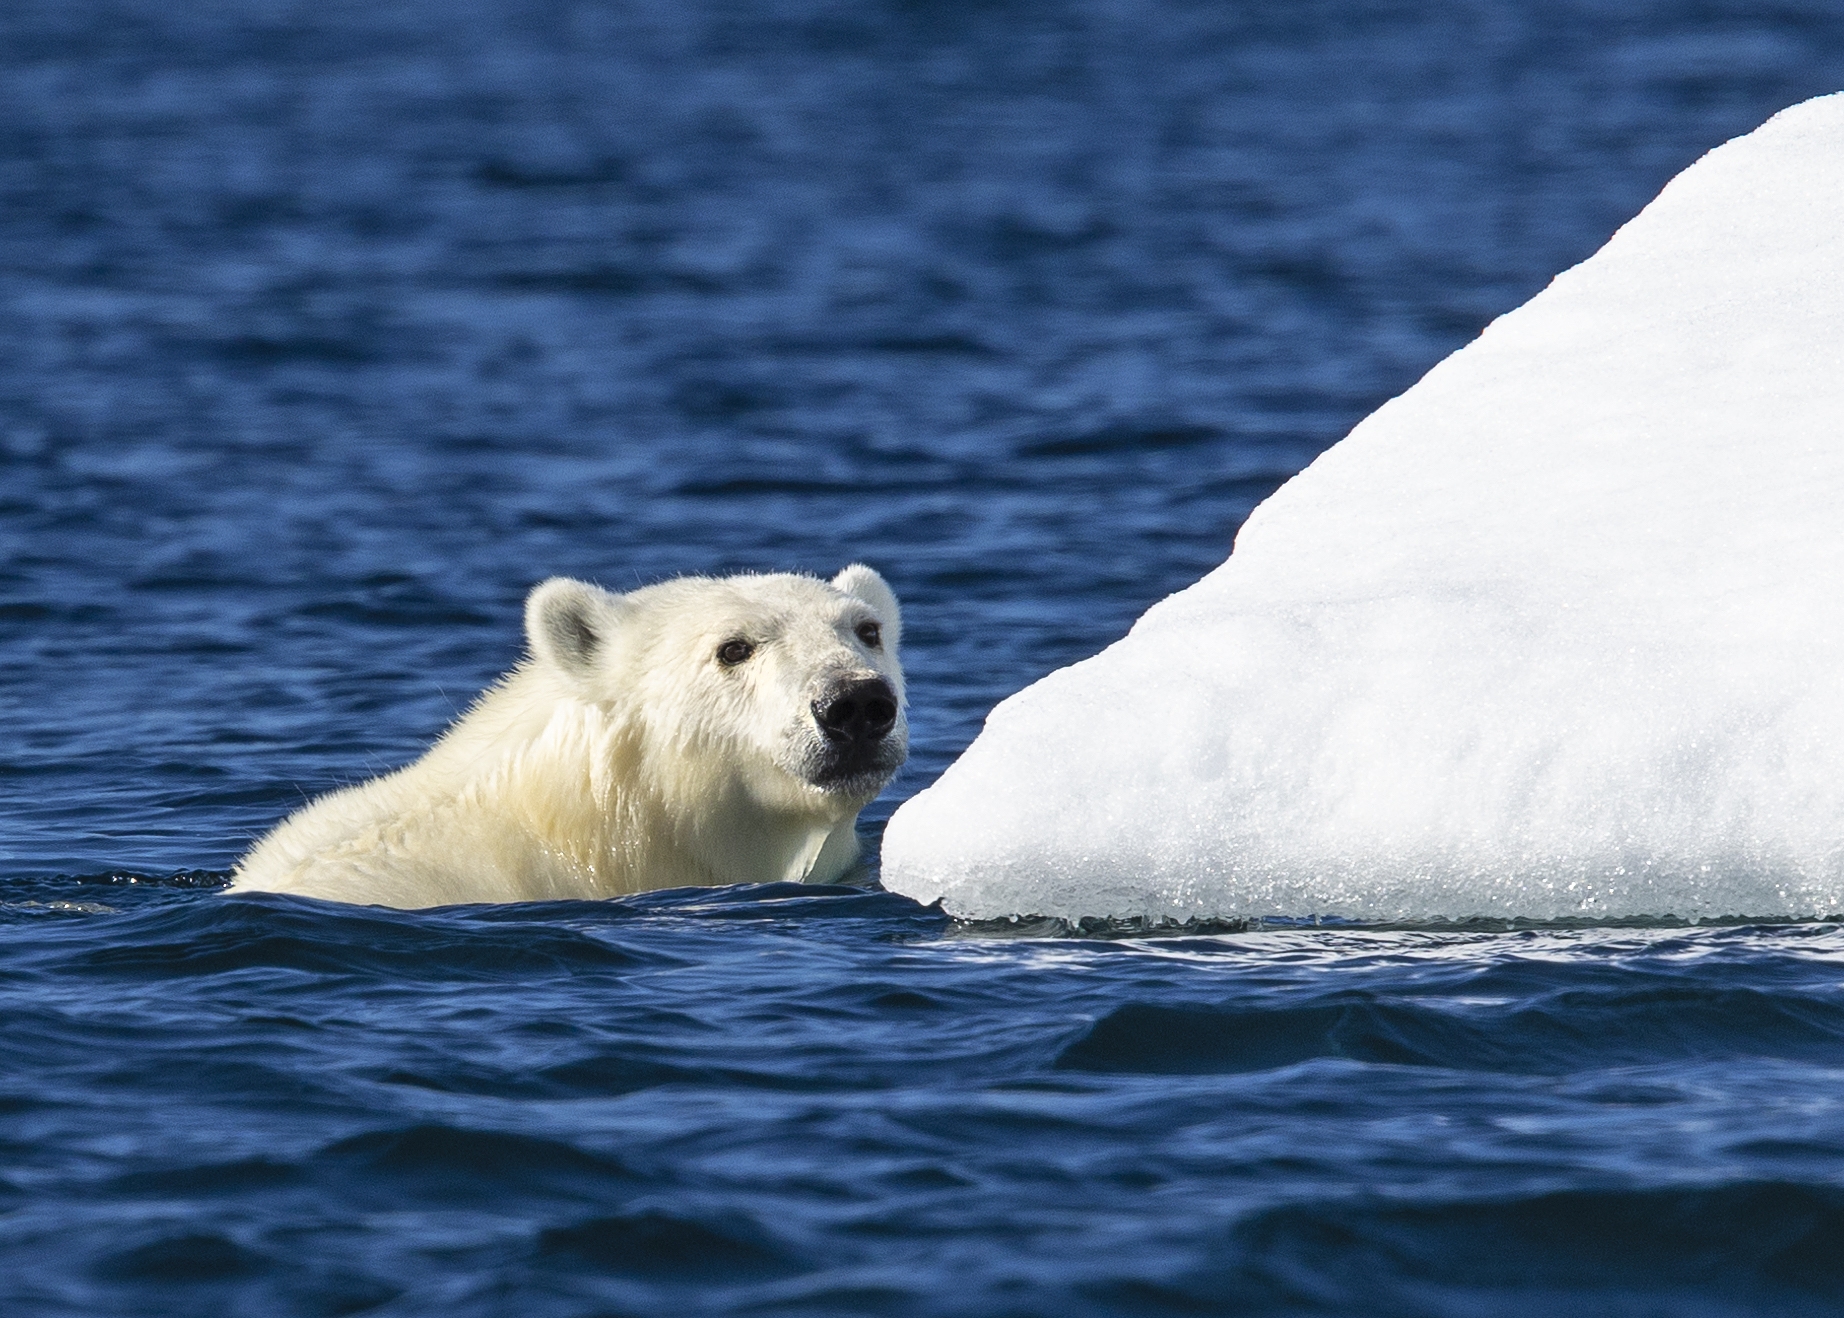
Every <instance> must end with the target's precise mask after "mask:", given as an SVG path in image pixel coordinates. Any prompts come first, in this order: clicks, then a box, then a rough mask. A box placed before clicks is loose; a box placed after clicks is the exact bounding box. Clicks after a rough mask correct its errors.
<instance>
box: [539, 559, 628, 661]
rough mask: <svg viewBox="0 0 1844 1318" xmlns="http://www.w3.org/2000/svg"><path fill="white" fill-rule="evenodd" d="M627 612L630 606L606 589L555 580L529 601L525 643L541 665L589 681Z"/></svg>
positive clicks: (568, 579) (542, 585)
mask: <svg viewBox="0 0 1844 1318" xmlns="http://www.w3.org/2000/svg"><path fill="white" fill-rule="evenodd" d="M626 612H627V604H626V603H625V602H624V601H623V600H622V599H621V598H620V597H619V596H616V595H610V594H609V593H608V592H607V591H605V590H603V589H602V588H601V587H600V586H592V585H590V584H589V583H588V582H586V581H572V580H571V579H570V578H568V577H552V578H551V579H550V580H549V581H546V582H543V583H541V584H540V585H538V586H537V587H535V588H534V589H533V590H532V592H531V594H530V595H529V596H527V597H526V600H525V641H526V644H528V645H530V646H531V652H532V656H533V657H534V658H536V659H537V660H538V661H539V662H541V663H547V664H550V665H552V666H553V667H556V668H560V669H562V670H563V671H564V672H566V673H569V674H571V675H572V676H577V677H580V676H585V675H587V674H588V672H589V671H590V670H591V669H592V668H594V667H595V663H596V660H597V659H598V658H599V657H600V656H601V654H602V651H603V649H604V648H605V647H606V646H607V644H608V639H609V637H610V636H612V635H613V634H614V631H615V628H617V627H619V626H620V625H621V617H622V615H623V614H624V613H626Z"/></svg>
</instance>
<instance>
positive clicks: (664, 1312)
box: [0, 0, 1844, 1318]
mask: <svg viewBox="0 0 1844 1318" xmlns="http://www.w3.org/2000/svg"><path fill="white" fill-rule="evenodd" d="M1839 87H1844V8H1841V7H1840V6H1838V5H1837V4H1835V3H1832V2H1831V0H1765V2H1764V0H1748V2H1746V3H1744V2H1743V0H1628V2H1626V3H1617V2H1614V0H1575V2H1573V3H1570V2H1567V0H1564V2H1562V3H1555V4H1535V3H1525V2H1523V0H1446V2H1441V0H1433V2H1430V3H1419V4H1417V3H1407V2H1406V0H1404V2H1391V0H1295V2H1293V3H1256V2H1255V0H1239V2H1238V0H1218V2H1216V3H1205V2H1203V0H1044V2H1042V3H1023V2H1021V0H1020V2H1012V0H958V2H955V3H950V2H949V0H733V2H731V0H623V2H620V3H615V2H612V0H611V2H608V3H596V2H592V0H581V2H577V3H571V2H568V0H365V2H363V3H360V2H358V0H318V2H317V3H308V2H306V0H300V2H295V0H165V2H164V3H163V2H161V0H7V2H6V3H5V4H4V5H0V1313H4V1314H5V1315H7V1316H8V1318H26V1316H31V1318H38V1316H41V1315H43V1316H46V1318H50V1316H53V1315H56V1316H59V1318H64V1316H71V1318H76V1316H82V1318H91V1316H101V1315H133V1316H136V1318H139V1316H142V1315H168V1314H171V1315H188V1316H191V1315H237V1316H239V1318H241V1316H243V1315H258V1316H262V1318H266V1316H268V1315H278V1316H288V1315H334V1314H361V1313H362V1314H375V1315H380V1316H381V1318H384V1316H388V1318H407V1316H408V1315H443V1316H444V1318H447V1316H451V1315H452V1316H455V1318H468V1316H471V1315H481V1316H482V1318H485V1316H489V1315H516V1316H518V1318H527V1316H529V1318H549V1316H551V1315H559V1316H563V1315H570V1316H575V1315H582V1316H584V1318H588V1316H589V1315H630V1316H646V1318H655V1316H657V1318H681V1316H693V1318H695V1316H699V1315H717V1314H815V1315H819V1314H843V1315H860V1314H862V1315H886V1314H887V1315H969V1316H974V1315H977V1316H980V1318H987V1316H992V1318H997V1316H1000V1315H1018V1316H1022V1315H1042V1316H1044V1318H1065V1316H1077V1315H1179V1314H1238V1315H1242V1314H1247V1315H1282V1314H1287V1315H1292V1314H1341V1315H1365V1316H1368V1315H1424V1314H1426V1315H1543V1316H1547V1315H1558V1314H1569V1315H1635V1316H1639V1315H1646V1316H1651V1315H1698V1316H1702V1315H1726V1314H1766V1315H1803V1314H1820V1313H1844V1272H1841V1271H1840V1269H1841V1268H1844V987H1841V984H1844V929H1840V928H1839V927H1838V926H1835V925H1830V924H1802V925H1786V926H1764V925H1730V926H1705V927H1685V926H1682V925H1673V924H1672V923H1671V922H1669V921H1661V922H1659V923H1658V924H1657V925H1656V926H1645V925H1638V926H1626V927H1617V928H1607V927H1603V928H1593V927H1567V928H1517V927H1503V926H1481V927H1467V926H1455V927H1446V928H1422V929H1391V928H1364V927H1354V926H1345V927H1323V926H1317V925H1314V924H1313V923H1312V922H1311V920H1310V919H1308V918H1305V917H1309V916H1310V915H1311V913H1310V912H1301V913H1300V915H1301V917H1302V919H1301V920H1299V921H1297V922H1293V923H1281V924H1269V925H1266V926H1260V927H1251V928H1238V927H1233V926H1205V927H1191V928H1146V927H1140V926H1135V925H1132V924H1127V923H1118V924H1107V923H1105V922H1104V923H1091V924H1090V925H1088V926H1086V927H1070V926H1067V925H1063V924H1057V923H1054V922H1048V921H1042V920H1029V919H1026V920H1021V921H1018V922H1015V923H1002V924H996V925H963V924H956V923H955V922H953V921H950V920H949V919H948V918H946V917H945V916H943V915H942V914H940V913H939V912H938V911H934V910H929V909H924V908H921V907H919V906H917V905H915V904H914V903H912V902H909V901H907V900H905V899H903V898H899V897H896V896H894V895H890V894H887V893H883V892H879V891H875V890H870V891H857V890H850V889H843V888H801V887H795V886H775V887H769V888H755V889H752V888H740V889H729V890H722V889H707V890H679V891H667V892H658V893H652V894H647V895H644V896H640V897H635V898H632V899H627V900H621V901H614V902H608V903H559V904H548V905H517V906H504V907H472V908H455V909H449V910H441V911H434V912H416V913H405V912H393V911H385V910H379V909H367V908H359V907H347V906H338V905H332V904H325V903H318V902H313V901H308V900H298V899H287V898H279V897H257V898H252V899H247V900H233V899H226V898H224V897H222V896H221V895H220V894H219V893H218V891H217V890H218V889H219V888H220V887H221V886H222V884H223V882H224V879H225V874H226V872H227V871H228V869H229V868H230V866H231V865H232V863H233V862H234V861H235V859H236V857H237V856H238V855H239V854H240V853H241V852H242V850H243V849H244V848H245V847H247V846H248V845H249V843H250V842H251V840H252V839H253V838H255V837H256V836H258V835H259V834H261V833H262V832H263V831H264V830H266V829H267V828H269V827H270V826H271V825H273V824H274V823H275V822H276V821H277V820H278V819H280V818H281V817H282V816H283V815H284V814H286V813H287V812H288V811H290V810H291V809H293V808H295V807H297V806H298V805H300V804H301V803H302V802H303V801H305V800H307V799H309V798H310V797H312V796H313V795H315V794H317V793H320V792H323V791H325V790H328V789H330V788H333V787H336V786H339V785H341V784H344V783H348V782H352V781H355V780H357V779H360V778H363V777H365V776H368V775H370V774H373V773H376V772H378V771H381V770H385V769H389V768H392V767H395V766H397V765H401V764H403V763H405V762H407V761H408V760H410V759H412V758H414V757H415V756H416V755H417V754H418V753H419V752H420V750H421V749H422V748H423V747H425V746H426V745H427V744H428V743H429V742H430V741H431V740H432V739H433V738H434V737H435V736H436V735H437V734H438V733H439V732H440V731H441V729H442V728H443V727H444V726H445V725H446V724H447V722H448V721H449V720H451V719H452V718H453V717H454V716H455V714H456V712H457V711H458V710H459V709H461V708H464V707H465V706H466V704H467V702H468V701H469V700H470V699H471V698H472V697H473V696H474V695H475V693H476V692H478V691H479V690H480V689H481V688H482V687H483V686H484V685H485V684H487V683H488V682H490V681H491V680H492V679H493V678H494V677H495V676H496V675H497V674H499V673H500V672H502V671H504V670H505V669H506V668H507V667H509V666H510V665H511V664H512V663H513V662H515V660H516V659H517V657H518V655H519V650H520V640H519V610H520V603H521V600H522V597H523V595H524V593H525V591H526V590H527V589H528V588H529V587H530V586H531V584H532V583H534V582H535V581H537V580H539V579H541V578H543V577H546V576H549V575H553V574H560V573H563V574H573V575H578V576H583V577H588V578H592V579H595V580H598V581H600V582H602V583H603V584H605V585H608V586H610V587H613V588H617V589H619V588H625V587H629V586H632V585H635V584H639V583H644V582H651V581H655V580H658V579H660V578H662V577H665V576H669V575H673V574H676V573H681V572H725V571H731V570H738V569H768V570H780V569H799V570H810V571H815V572H820V573H824V574H831V573H833V572H835V571H837V570H838V568H839V567H841V566H842V565H844V564H845V563H847V562H850V561H853V560H856V559H862V560H865V561H867V562H870V563H872V564H874V565H876V566H877V567H879V568H880V569H881V570H882V571H883V572H884V573H885V574H886V576H887V577H888V578H889V579H890V580H891V582H892V584H893V585H894V586H895V588H896V590H897V591H898V592H899V594H900V595H901V597H902V598H903V600H904V603H905V606H906V611H907V622H908V626H907V629H906V630H907V635H906V642H907V653H906V660H907V666H908V671H909V676H910V689H911V696H912V702H913V709H912V718H913V725H914V728H915V742H914V757H913V759H912V761H911V764H910V766H909V768H908V769H907V771H906V772H905V774H904V775H903V777H901V778H900V779H899V780H898V782H897V783H896V785H895V786H894V787H893V788H892V790H891V791H890V792H889V793H888V794H887V796H886V798H885V799H884V800H883V801H881V802H880V803H879V804H878V805H877V806H876V807H875V808H873V809H872V810H871V811H870V812H868V813H867V815H866V817H865V821H864V825H865V828H866V832H867V835H868V837H869V838H870V839H871V840H872V841H873V842H874V841H875V838H876V835H877V833H878V831H879V829H880V828H881V823H882V821H883V820H884V819H885V818H887V817H888V814H889V812H890V811H891V810H892V809H893V808H894V806H895V804H896V803H897V802H899V801H901V800H902V799H903V798H904V797H906V796H908V795H910V794H913V793H914V792H916V791H918V790H919V789H920V788H922V787H923V786H925V785H926V784H927V783H929V782H930V781H931V780H932V779H933V778H934V777H935V776H936V775H937V774H938V773H940V772H941V770H942V769H943V767H944V766H945V765H946V764H947V763H948V762H949V761H950V760H952V758H953V757H954V756H955V755H956V754H957V753H958V752H959V750H960V749H961V748H962V747H963V746H965V745H966V744H967V742H968V741H969V740H970V739H971V738H972V737H973V735H974V734H975V733H976V732H977V730H978V728H979V724H980V720H981V718H982V717H983V716H984V714H985V712H986V711H987V710H988V709H989V708H991V706H992V705H993V704H994V703H995V702H996V701H998V700H999V699H1001V698H1002V697H1004V696H1005V695H1007V694H1009V693H1010V692H1013V691H1015V690H1017V689H1018V688H1020V687H1022V686H1024V685H1025V684H1027V683H1029V682H1031V681H1033V680H1034V679H1036V678H1038V677H1040V676H1042V675H1043V674H1044V673H1046V672H1048V671H1050V670H1052V669H1054V668H1056V667H1058V666H1060V665H1063V664H1066V663H1069V662H1072V661H1074V660H1076V659H1079V658H1082V657H1084V656H1086V655H1089V654H1092V653H1094V652H1095V651H1096V650H1098V649H1100V648H1101V647H1102V646H1104V645H1106V644H1107V643H1109V642H1110V641H1112V640H1114V639H1116V638H1117V637H1119V636H1120V635H1121V634H1122V633H1123V632H1124V631H1125V629H1126V628H1127V626H1128V625H1129V624H1130V623H1131V621H1132V620H1133V619H1134V618H1135V617H1136V616H1137V615H1138V614H1139V613H1140V612H1141V610H1143V609H1144V608H1145V607H1146V606H1148V605H1149V604H1151V603H1152V602H1153V601H1155V600H1157V599H1159V598H1161V597H1162V596H1164V595H1166V594H1167V593H1169V592H1171V591H1172V590H1175V589H1177V588H1179V587H1181V586H1184V585H1186V584H1187V583H1189V582H1191V581H1192V580H1194V579H1195V578H1197V577H1198V576H1200V575H1201V574H1203V573H1204V572H1205V571H1206V570H1208V569H1209V568H1211V567H1212V566H1214V565H1215V564H1217V563H1218V562H1220V561H1221V560H1222V558H1223V557H1224V555H1225V554H1226V553H1227V552H1228V550H1229V547H1230V543H1231V539H1232V536H1233V535H1234V533H1235V530H1236V528H1237V526H1238V525H1239V524H1240V523H1241V521H1242V519H1243V518H1244V517H1246V516H1247V515H1248V513H1249V511H1250V510H1251V509H1252V508H1253V507H1254V506H1255V505H1256V503H1258V502H1259V501H1260V500H1261V499H1262V498H1264V497H1265V496H1266V495H1267V494H1268V493H1269V492H1270V491H1272V490H1273V489H1274V488H1275V487H1276V486H1277V485H1278V484H1279V483H1280V482H1281V481H1283V480H1285V479H1286V478H1287V477H1288V476H1289V475H1290V474H1291V473H1293V472H1294V471H1296V470H1298V469H1299V468H1300V467H1301V466H1302V465H1303V464H1305V463H1306V462H1308V461H1309V460H1310V459H1311V458H1312V457H1313V456H1314V455H1315V454H1316V453H1318V452H1319V451H1321V450H1322V449H1323V448H1325V447H1326V446H1327V445H1329V444H1331V443H1333V442H1335V441H1336V440H1337V439H1339V438H1340V437H1341V436H1342V435H1343V434H1344V433H1345V432H1346V430H1347V429H1349V427H1350V426H1351V425H1352V424H1353V423H1354V422H1356V421H1357V420H1358V419H1359V418H1360V417H1362V416H1364V415H1365V414H1366V413H1367V412H1369V411H1370V410H1371V409H1373V408H1375V407H1376V406H1377V405H1378V404H1379V403H1381V402H1382V401H1383V400H1384V399H1386V398H1388V397H1390V396H1391V395H1393V394H1395V393H1397V392H1400V391H1401V390H1402V389H1404V388H1406V387H1407V386H1408V385H1410V384H1411V383H1413V382H1414V380H1415V379H1416V378H1417V377H1419V376H1420V375H1421V373H1422V372H1424V371H1425V370H1427V369H1428V368H1429V367H1430V366H1431V365H1433V364H1434V363H1435V362H1436V361H1438V360H1439V359H1440V358H1441V357H1443V356H1444V355H1446V354H1447V353H1449V352H1451V351H1452V350H1454V349H1455V348H1457V347H1459V346H1460V345H1462V344H1463V343H1465V342H1467V341H1468V339H1470V338H1471V337H1472V336H1473V335H1474V334H1476V333H1477V332H1478V331H1479V329H1480V328H1481V327H1482V326H1483V325H1484V324H1485V323H1486V322H1487V321H1488V320H1490V319H1491V318H1492V317H1494V316H1496V315H1498V314H1500V313H1502V312H1504V311H1506V310H1509V309H1510V308H1512V307H1513V306H1516V305H1517V304H1519V303H1520V302H1522V301H1523V300H1525V299H1526V298H1528V297H1529V296H1530V295H1531V294H1533V293H1534V292H1536V291H1537V290H1538V289H1539V288H1541V287H1542V286H1543V284H1544V283H1545V282H1546V281H1547V280H1548V278H1549V277H1550V276H1551V275H1553V274H1554V273H1556V272H1557V271H1559V270H1561V269H1562V268H1564V267H1566V266H1568V265H1570V264H1572V263H1574V262H1576V261H1578V260H1580V259H1582V258H1583V257H1585V256H1587V255H1588V254H1589V253H1590V252H1592V251H1593V250H1595V248H1596V247H1598V246H1599V245H1600V244H1601V243H1602V242H1603V241H1604V240H1605V239H1606V238H1607V236H1608V235H1609V234H1610V233H1611V232H1612V231H1613V229H1614V228H1615V227H1616V226H1618V225H1619V224H1620V223H1621V222H1623V221H1624V220H1625V219H1627V218H1628V217H1629V216H1630V215H1632V214H1633V213H1634V212H1635V211H1637V210H1638V209H1639V207H1641V206H1642V205H1643V204H1644V203H1645V202H1646V201H1647V200H1649V199H1650V198H1651V197H1652V196H1653V195H1654V194H1655V193H1656V191H1657V190H1658V188H1659V187H1660V186H1661V185H1662V184H1663V183H1664V182H1665V181H1666V180H1667V179H1668V178H1669V177H1670V176H1671V175H1672V174H1674V173H1675V172H1676V171H1678V170H1679V169H1681V168H1683V167H1684V166H1685V165H1687V164H1689V163H1690V162H1691V161H1692V160H1693V159H1695V158H1696V157H1697V156H1698V155H1699V154H1701V153H1702V152H1703V151H1705V150H1707V149H1708V148H1710V147H1712V146H1714V145H1716V144H1717V143H1719V142H1721V141H1723V140H1725V139H1726V138H1729V137H1731V136H1734V135H1736V134H1738V133H1741V132H1744V131H1747V130H1748V129H1751V128H1753V127H1754V126H1755V125H1757V124H1758V123H1759V122H1761V121H1762V120H1763V119H1765V118H1766V117H1767V116H1768V115H1769V114H1771V113H1772V112H1773V111H1775V110H1777V109H1779V108H1781V107H1783V106H1785V105H1788V104H1790V103H1793V102H1795V101H1798V100H1801V99H1804V98H1806V97H1809V96H1812V95H1815V94H1818V93H1822V92H1828V91H1832V90H1835V89H1837V88H1839ZM1021 914H1025V915H1028V914H1029V913H1028V912H1026V913H1021Z"/></svg>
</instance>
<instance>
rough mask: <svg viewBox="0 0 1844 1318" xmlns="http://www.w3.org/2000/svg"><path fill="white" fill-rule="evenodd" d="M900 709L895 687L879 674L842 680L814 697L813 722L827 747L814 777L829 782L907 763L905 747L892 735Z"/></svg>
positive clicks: (887, 770)
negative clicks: (822, 693)
mask: <svg viewBox="0 0 1844 1318" xmlns="http://www.w3.org/2000/svg"><path fill="white" fill-rule="evenodd" d="M899 713H900V711H899V709H898V707H897V702H896V691H895V690H894V689H893V688H892V687H891V685H890V683H888V682H887V681H885V680H884V679H883V678H881V677H866V678H855V679H852V680H850V681H846V682H841V683H840V684H839V685H838V686H835V687H833V688H832V689H831V690H830V691H828V692H826V693H825V694H824V695H823V696H821V697H820V698H819V699H818V700H815V701H814V702H813V722H814V725H815V726H816V727H817V728H818V729H819V731H820V735H821V737H822V738H823V739H824V750H823V752H822V755H821V759H820V763H818V764H817V765H815V766H814V767H815V768H816V769H817V770H818V772H817V773H815V774H814V775H813V778H812V781H813V782H815V783H816V784H824V785H827V786H832V785H843V783H844V782H845V781H846V780H856V779H863V778H866V777H869V776H872V775H876V776H878V777H882V778H887V777H888V776H889V775H890V774H892V773H894V772H896V770H897V768H898V767H900V766H901V765H902V763H903V758H904V752H905V747H903V746H902V745H900V744H899V743H900V741H901V738H892V737H891V736H890V734H891V732H892V731H893V730H894V729H895V728H896V726H897V716H898V714H899Z"/></svg>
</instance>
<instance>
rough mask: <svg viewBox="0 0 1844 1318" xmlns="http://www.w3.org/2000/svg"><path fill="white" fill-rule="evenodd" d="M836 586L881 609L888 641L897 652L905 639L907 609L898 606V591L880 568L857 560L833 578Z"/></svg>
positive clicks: (885, 635) (835, 587)
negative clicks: (903, 609)
mask: <svg viewBox="0 0 1844 1318" xmlns="http://www.w3.org/2000/svg"><path fill="white" fill-rule="evenodd" d="M832 588H833V589H834V590H838V591H843V592H844V593H845V594H847V595H850V596H852V597H853V598H855V599H861V600H863V601H864V602H865V603H866V604H869V605H870V606H871V607H872V608H873V609H875V610H877V620H878V621H879V622H880V623H882V624H883V629H884V644H885V645H887V646H889V647H890V650H891V652H892V653H894V652H895V651H896V648H897V647H898V646H900V645H901V644H902V643H903V611H902V610H901V609H899V608H898V607H897V606H896V593H895V592H894V591H892V590H891V589H890V585H889V583H888V582H886V581H885V580H884V579H883V578H882V577H880V576H878V575H877V569H875V568H868V567H866V566H865V565H864V564H863V563H853V564H852V565H851V566H850V567H848V568H846V569H845V571H843V572H841V573H839V575H838V576H836V577H834V578H833V579H832Z"/></svg>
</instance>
